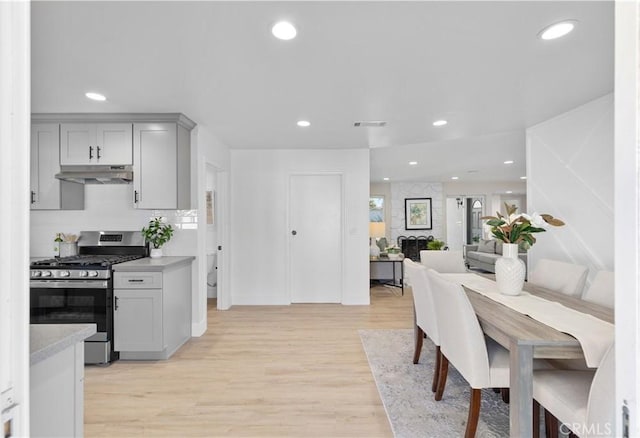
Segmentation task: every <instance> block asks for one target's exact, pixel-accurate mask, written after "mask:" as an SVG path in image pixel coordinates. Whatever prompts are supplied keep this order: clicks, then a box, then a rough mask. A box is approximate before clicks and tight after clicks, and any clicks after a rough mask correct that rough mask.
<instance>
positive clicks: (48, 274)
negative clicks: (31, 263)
mask: <svg viewBox="0 0 640 438" xmlns="http://www.w3.org/2000/svg"><path fill="white" fill-rule="evenodd" d="M42 276H43V277H51V271H42Z"/></svg>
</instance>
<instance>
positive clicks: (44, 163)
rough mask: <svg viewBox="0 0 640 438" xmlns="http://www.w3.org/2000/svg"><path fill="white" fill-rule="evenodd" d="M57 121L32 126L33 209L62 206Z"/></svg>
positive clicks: (48, 208)
mask: <svg viewBox="0 0 640 438" xmlns="http://www.w3.org/2000/svg"><path fill="white" fill-rule="evenodd" d="M59 128H60V127H59V125H58V124H57V123H42V124H34V125H32V126H31V209H32V210H55V209H59V208H60V180H58V179H56V178H55V174H56V173H58V172H59V171H60V164H59V163H60V132H59Z"/></svg>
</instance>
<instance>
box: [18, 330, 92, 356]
mask: <svg viewBox="0 0 640 438" xmlns="http://www.w3.org/2000/svg"><path fill="white" fill-rule="evenodd" d="M29 332H30V333H29V341H30V342H29V343H30V346H29V347H30V353H31V357H30V365H32V366H33V365H35V364H37V363H39V362H42V361H43V360H45V359H48V358H49V357H51V356H53V355H55V354H57V353H59V352H61V351H62V350H64V349H66V348H68V347H70V346H72V345H73V344H77V343H78V342H84V340H85V339H87V338H88V337H89V336H92V335H93V334H95V333H96V325H95V324H31V325H30V327H29Z"/></svg>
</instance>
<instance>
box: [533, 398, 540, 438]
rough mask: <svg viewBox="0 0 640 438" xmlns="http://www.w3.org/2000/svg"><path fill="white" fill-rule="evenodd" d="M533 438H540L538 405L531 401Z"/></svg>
mask: <svg viewBox="0 0 640 438" xmlns="http://www.w3.org/2000/svg"><path fill="white" fill-rule="evenodd" d="M532 417H533V438H540V403H538V402H537V401H536V400H533V415H532Z"/></svg>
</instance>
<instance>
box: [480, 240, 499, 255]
mask: <svg viewBox="0 0 640 438" xmlns="http://www.w3.org/2000/svg"><path fill="white" fill-rule="evenodd" d="M478 252H486V253H489V254H495V253H496V241H495V240H484V239H480V242H478Z"/></svg>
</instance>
